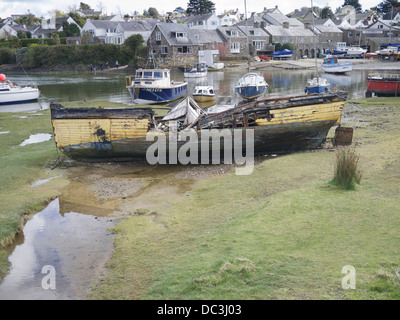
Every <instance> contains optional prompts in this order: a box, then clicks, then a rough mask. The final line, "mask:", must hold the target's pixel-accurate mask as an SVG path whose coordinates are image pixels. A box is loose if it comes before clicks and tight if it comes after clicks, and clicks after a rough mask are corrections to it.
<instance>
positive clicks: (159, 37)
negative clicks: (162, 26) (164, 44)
mask: <svg viewBox="0 0 400 320" xmlns="http://www.w3.org/2000/svg"><path fill="white" fill-rule="evenodd" d="M156 41H161V32H160V31H157V32H156Z"/></svg>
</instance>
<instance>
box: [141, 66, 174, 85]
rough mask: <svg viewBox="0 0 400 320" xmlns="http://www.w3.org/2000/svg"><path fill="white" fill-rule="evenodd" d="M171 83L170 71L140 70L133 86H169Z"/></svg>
mask: <svg viewBox="0 0 400 320" xmlns="http://www.w3.org/2000/svg"><path fill="white" fill-rule="evenodd" d="M170 82H171V75H170V71H169V70H168V69H138V70H136V74H135V79H134V83H133V84H134V85H135V86H141V85H142V86H167V85H170Z"/></svg>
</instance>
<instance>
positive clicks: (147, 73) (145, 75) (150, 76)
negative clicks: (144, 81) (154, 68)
mask: <svg viewBox="0 0 400 320" xmlns="http://www.w3.org/2000/svg"><path fill="white" fill-rule="evenodd" d="M152 77H153V72H148V71H147V72H146V71H145V72H144V78H152Z"/></svg>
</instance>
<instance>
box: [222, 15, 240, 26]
mask: <svg viewBox="0 0 400 320" xmlns="http://www.w3.org/2000/svg"><path fill="white" fill-rule="evenodd" d="M238 22H239V18H238V16H237V15H236V14H232V13H225V14H223V15H220V16H219V25H220V26H221V27H230V26H233V25H234V24H236V23H238Z"/></svg>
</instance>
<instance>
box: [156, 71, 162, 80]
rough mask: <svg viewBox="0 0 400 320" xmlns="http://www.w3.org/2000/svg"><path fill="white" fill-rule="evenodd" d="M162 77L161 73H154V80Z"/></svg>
mask: <svg viewBox="0 0 400 320" xmlns="http://www.w3.org/2000/svg"><path fill="white" fill-rule="evenodd" d="M162 75H163V73H162V72H158V71H156V72H154V78H162V77H163V76H162Z"/></svg>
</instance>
